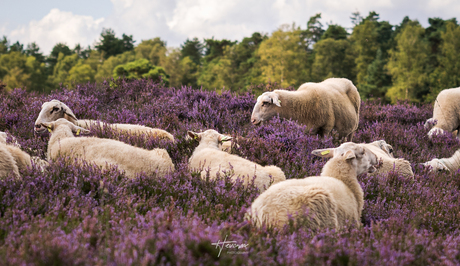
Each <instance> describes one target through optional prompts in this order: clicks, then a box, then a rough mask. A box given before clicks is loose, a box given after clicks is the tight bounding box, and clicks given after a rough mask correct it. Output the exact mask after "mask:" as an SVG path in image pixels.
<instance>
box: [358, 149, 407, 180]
mask: <svg viewBox="0 0 460 266" xmlns="http://www.w3.org/2000/svg"><path fill="white" fill-rule="evenodd" d="M359 145H363V146H365V147H367V148H368V149H369V150H371V151H372V152H373V153H374V154H375V155H377V157H378V158H379V159H380V160H382V165H381V166H380V167H379V169H377V171H376V172H375V173H376V174H379V173H388V172H391V171H395V172H397V173H398V174H401V175H402V176H404V177H406V178H411V179H413V178H414V172H412V166H411V165H410V162H409V161H407V160H404V159H402V158H394V155H393V147H391V145H390V144H387V143H386V142H385V141H384V140H377V141H374V142H371V143H367V144H364V143H363V144H359Z"/></svg>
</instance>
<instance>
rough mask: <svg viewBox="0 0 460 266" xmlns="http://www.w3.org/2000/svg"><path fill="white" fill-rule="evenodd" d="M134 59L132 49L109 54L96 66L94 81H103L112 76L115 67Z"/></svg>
mask: <svg viewBox="0 0 460 266" xmlns="http://www.w3.org/2000/svg"><path fill="white" fill-rule="evenodd" d="M134 60H136V54H135V53H134V51H128V52H124V53H122V54H119V55H116V56H111V57H109V58H108V59H107V60H105V61H104V62H103V63H102V65H100V66H99V67H98V68H97V73H96V81H99V82H101V81H103V80H105V79H107V78H112V77H113V70H114V69H115V67H117V66H119V65H122V64H126V63H128V62H132V61H134Z"/></svg>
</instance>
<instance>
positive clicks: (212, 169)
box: [188, 129, 286, 191]
mask: <svg viewBox="0 0 460 266" xmlns="http://www.w3.org/2000/svg"><path fill="white" fill-rule="evenodd" d="M188 135H189V136H190V137H191V138H193V139H195V140H197V141H199V142H200V144H199V145H198V147H196V149H195V151H194V152H193V154H192V156H191V157H190V159H189V168H190V169H196V170H199V171H201V177H202V178H203V179H206V175H207V171H208V169H209V175H210V178H211V179H215V178H216V177H217V175H223V171H226V172H229V173H231V174H232V175H233V176H232V179H233V180H234V181H235V180H236V179H237V178H238V177H239V178H242V181H243V184H244V185H245V186H246V185H247V184H248V183H250V182H251V181H252V180H253V177H254V176H255V179H254V184H255V186H257V187H258V188H259V189H260V190H261V191H264V190H265V189H267V188H268V187H269V186H270V184H271V181H273V184H275V183H278V182H280V181H283V180H286V177H285V176H284V173H283V171H281V169H280V168H278V167H276V166H273V165H272V166H261V165H259V164H256V163H254V162H251V161H249V160H246V159H243V158H241V157H239V156H236V155H233V154H229V153H227V152H224V151H222V150H220V148H219V143H220V142H225V141H229V140H231V138H232V137H229V136H226V135H222V134H220V133H218V132H217V131H215V130H213V129H208V130H206V131H204V132H202V133H195V132H192V131H188ZM270 176H271V177H270Z"/></svg>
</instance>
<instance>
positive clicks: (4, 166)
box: [0, 138, 20, 178]
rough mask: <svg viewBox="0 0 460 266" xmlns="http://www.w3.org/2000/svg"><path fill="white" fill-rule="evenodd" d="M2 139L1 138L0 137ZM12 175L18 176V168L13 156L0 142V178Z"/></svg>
mask: <svg viewBox="0 0 460 266" xmlns="http://www.w3.org/2000/svg"><path fill="white" fill-rule="evenodd" d="M0 139H2V138H0ZM11 174H12V175H14V176H15V177H16V178H19V177H20V175H19V169H18V166H17V164H16V161H15V159H14V157H13V156H12V155H11V152H10V151H9V150H8V148H7V146H6V145H5V144H3V143H2V144H0V178H4V177H7V176H9V175H11Z"/></svg>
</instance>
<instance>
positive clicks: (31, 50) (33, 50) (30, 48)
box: [25, 42, 45, 63]
mask: <svg viewBox="0 0 460 266" xmlns="http://www.w3.org/2000/svg"><path fill="white" fill-rule="evenodd" d="M25 53H26V55H28V56H33V57H35V58H36V59H37V61H38V62H40V63H44V62H45V57H44V56H43V54H42V53H40V48H39V47H38V45H37V43H35V42H33V43H29V44H28V45H27V49H26V51H25Z"/></svg>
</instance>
